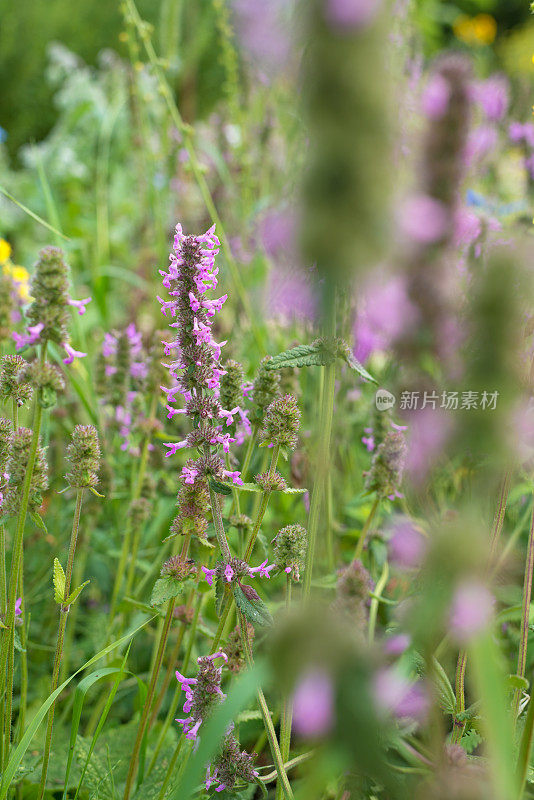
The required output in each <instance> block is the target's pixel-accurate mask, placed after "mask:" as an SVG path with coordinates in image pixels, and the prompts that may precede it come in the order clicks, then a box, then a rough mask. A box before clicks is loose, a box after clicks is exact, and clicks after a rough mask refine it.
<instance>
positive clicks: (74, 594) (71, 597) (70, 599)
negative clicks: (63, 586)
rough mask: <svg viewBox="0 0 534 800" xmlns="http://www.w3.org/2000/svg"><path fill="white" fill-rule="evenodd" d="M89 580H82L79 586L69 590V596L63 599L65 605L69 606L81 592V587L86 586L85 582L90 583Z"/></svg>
mask: <svg viewBox="0 0 534 800" xmlns="http://www.w3.org/2000/svg"><path fill="white" fill-rule="evenodd" d="M90 582H91V581H84V582H83V583H82V584H81V586H78V588H77V589H74V591H73V592H71V593H70V594H69V596H68V597H67V599H66V600H65V605H66V606H71V605H72V604H73V603H74V602H75V601H76V600H77V599H78V597H79V596H80V594H81V593H82V589H83V588H84V586H87V584H88V583H90Z"/></svg>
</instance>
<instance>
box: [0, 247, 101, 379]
mask: <svg viewBox="0 0 534 800" xmlns="http://www.w3.org/2000/svg"><path fill="white" fill-rule="evenodd" d="M31 294H32V297H33V302H32V304H31V306H30V308H29V309H28V312H27V317H28V321H29V322H31V323H32V324H31V325H28V328H27V330H26V332H25V333H24V334H22V335H21V334H18V333H16V332H14V333H13V338H14V339H15V343H16V345H17V348H18V349H21V348H23V347H26V346H28V345H33V344H37V343H38V342H41V343H45V342H49V341H51V342H55V343H56V344H58V345H60V346H61V347H63V349H64V350H65V351H66V353H67V356H66V358H64V359H63V363H64V364H72V362H73V361H74V358H75V357H79V358H82V357H83V356H86V355H87V353H81V352H79V351H77V350H74V349H73V348H72V347H71V345H70V344H69V334H68V321H69V306H74V307H75V308H77V309H78V313H79V314H84V313H85V306H86V305H87V303H89V302H90V299H91V298H86V299H85V300H73V299H72V298H71V297H70V294H69V268H68V266H67V264H66V263H65V260H64V257H63V252H62V251H61V250H60V249H59V248H58V247H45V248H44V249H43V250H41V252H40V253H39V259H38V261H37V263H36V265H35V274H34V277H33V280H32V286H31Z"/></svg>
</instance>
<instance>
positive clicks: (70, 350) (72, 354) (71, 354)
mask: <svg viewBox="0 0 534 800" xmlns="http://www.w3.org/2000/svg"><path fill="white" fill-rule="evenodd" d="M61 346H62V347H63V349H64V350H65V352H66V354H67V357H66V358H64V359H63V363H64V364H72V362H73V361H74V359H75V358H85V357H86V355H87V353H82V351H81V350H75V349H74V347H71V346H70V344H69V343H68V342H63V344H62V345H61Z"/></svg>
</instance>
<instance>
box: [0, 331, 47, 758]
mask: <svg viewBox="0 0 534 800" xmlns="http://www.w3.org/2000/svg"><path fill="white" fill-rule="evenodd" d="M46 346H47V345H46V342H45V343H44V344H43V345H42V346H41V354H40V365H41V367H43V366H44V363H45V361H46ZM42 418H43V408H42V406H41V405H40V403H39V402H38V398H37V397H36V398H35V401H34V413H33V435H32V441H31V445H30V453H29V456H28V463H27V466H26V474H25V476H24V483H23V485H22V498H21V502H20V509H19V513H18V516H17V527H16V530H15V537H14V541H13V549H12V555H11V569H10V573H9V584H8V586H9V591H8V601H7V611H6V620H5V623H6V628H7V630H5V631H4V632H3V637H2V652H1V654H0V676H2V677H0V681H1V684H0V696H2V694H3V692H4V689H5V692H6V697H5V712H4V753H3V755H4V763H3V766H4V767H5V765H6V763H7V758H8V753H9V743H10V741H11V714H12V708H13V673H14V668H15V667H14V662H15V656H14V650H15V603H16V601H17V589H18V587H19V575H20V574H22V554H23V537H24V526H25V524H26V515H27V513H28V505H29V502H30V491H31V482H32V477H33V469H34V467H35V461H36V458H37V449H38V447H39V434H40V432H41V421H42ZM6 667H7V671H6Z"/></svg>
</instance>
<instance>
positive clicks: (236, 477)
mask: <svg viewBox="0 0 534 800" xmlns="http://www.w3.org/2000/svg"><path fill="white" fill-rule="evenodd" d="M223 475H224V477H225V478H230V479H231V481H232V483H233V484H234V486H243V481H242V480H241V473H240V472H230V470H228V469H223Z"/></svg>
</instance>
